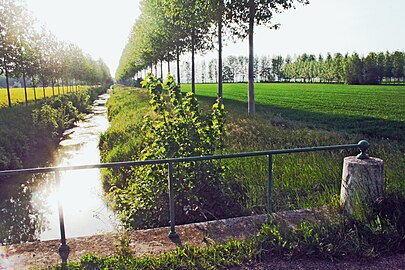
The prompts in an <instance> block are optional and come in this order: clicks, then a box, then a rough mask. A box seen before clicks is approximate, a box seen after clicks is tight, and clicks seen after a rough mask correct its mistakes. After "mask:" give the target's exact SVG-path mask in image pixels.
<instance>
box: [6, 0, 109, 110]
mask: <svg viewBox="0 0 405 270" xmlns="http://www.w3.org/2000/svg"><path fill="white" fill-rule="evenodd" d="M37 28H38V27H36V26H35V19H34V18H32V16H30V14H29V12H28V10H27V9H26V7H25V6H24V4H23V2H22V1H20V0H0V75H3V76H4V79H5V80H4V82H5V87H6V88H7V95H8V103H9V106H11V98H10V87H11V86H10V79H11V78H14V80H13V83H14V81H15V79H20V78H21V79H22V85H23V87H24V89H25V97H26V98H25V101H26V103H27V102H28V100H27V89H26V88H27V86H32V87H33V88H34V93H35V87H37V86H42V88H43V92H44V96H45V87H46V86H52V89H53V90H54V87H55V86H57V87H58V90H59V86H62V90H63V86H70V87H71V88H72V87H73V86H74V85H78V84H88V85H95V84H102V83H108V82H110V81H111V75H110V71H109V69H108V67H107V65H106V64H105V63H104V62H103V60H102V59H98V60H93V59H92V58H91V57H90V55H85V54H84V53H83V51H82V50H81V49H80V48H79V47H78V46H76V45H74V44H67V43H65V42H62V41H59V40H57V38H56V37H55V36H54V35H53V34H51V33H50V32H49V31H47V30H46V29H45V28H43V27H42V29H41V30H37ZM0 82H2V80H0ZM54 91H55V90H54Z"/></svg>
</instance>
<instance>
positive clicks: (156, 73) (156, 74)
mask: <svg viewBox="0 0 405 270" xmlns="http://www.w3.org/2000/svg"><path fill="white" fill-rule="evenodd" d="M157 65H158V64H157V62H156V63H155V78H157V76H158V72H157Z"/></svg>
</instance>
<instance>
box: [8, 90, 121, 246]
mask: <svg viewBox="0 0 405 270" xmlns="http://www.w3.org/2000/svg"><path fill="white" fill-rule="evenodd" d="M108 97H109V95H108V94H104V95H101V96H99V99H98V100H96V101H95V103H94V106H93V108H94V110H93V113H92V114H89V115H87V116H86V118H85V120H84V121H81V122H80V123H78V124H77V126H76V127H74V128H73V129H71V130H67V131H66V132H65V136H64V139H63V140H62V141H61V142H60V145H59V147H58V150H57V152H56V153H55V157H54V159H53V160H54V161H53V162H52V164H50V165H52V166H67V165H82V164H95V163H100V152H99V149H98V141H99V136H100V134H101V133H102V132H104V131H106V130H107V128H108V127H109V123H108V119H107V114H106V107H105V102H106V101H107V99H108ZM58 200H60V201H61V202H62V206H63V212H64V219H65V228H66V237H78V236H88V235H95V234H100V233H106V232H112V231H115V230H116V229H117V226H118V221H117V220H118V219H117V218H116V216H115V215H114V212H113V211H112V209H111V208H110V206H109V204H108V202H107V200H106V198H105V197H104V193H103V189H102V181H101V172H100V170H99V169H89V170H81V171H68V172H62V173H61V181H60V186H58V185H57V184H56V181H55V178H54V174H53V173H49V174H36V175H31V176H25V177H18V178H13V179H7V181H3V182H2V183H0V245H1V244H3V245H4V244H10V243H18V242H26V241H35V240H49V239H58V238H59V237H60V231H59V216H58Z"/></svg>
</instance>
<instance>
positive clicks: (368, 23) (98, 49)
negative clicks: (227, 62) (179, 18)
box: [25, 0, 405, 76]
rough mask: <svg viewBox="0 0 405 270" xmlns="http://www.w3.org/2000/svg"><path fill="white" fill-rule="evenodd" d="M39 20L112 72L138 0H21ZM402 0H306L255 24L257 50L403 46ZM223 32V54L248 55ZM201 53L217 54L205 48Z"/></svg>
mask: <svg viewBox="0 0 405 270" xmlns="http://www.w3.org/2000/svg"><path fill="white" fill-rule="evenodd" d="M25 1H26V3H27V7H28V9H29V10H30V11H31V12H32V13H33V15H34V17H36V18H37V20H38V21H39V22H40V23H42V24H45V25H46V27H47V29H49V30H50V31H51V32H52V33H53V34H55V35H56V36H57V37H58V38H59V39H60V40H64V41H66V42H70V43H75V44H77V45H78V46H79V47H80V48H82V49H83V51H84V52H85V53H89V54H90V55H91V56H92V57H93V58H94V59H98V58H102V59H103V60H104V61H105V63H106V64H107V65H108V66H109V67H110V70H111V74H112V76H114V74H115V70H116V68H117V66H118V63H119V59H120V56H121V53H122V50H123V49H124V47H125V44H126V43H127V40H128V36H129V34H130V32H131V29H132V25H133V24H134V22H135V20H136V18H137V17H138V16H139V0H111V1H109V0H25ZM404 10H405V1H404V0H385V1H381V0H310V4H309V5H307V6H302V5H297V6H296V9H295V10H288V11H285V12H284V13H282V14H277V16H275V18H274V19H275V20H274V22H277V23H280V24H281V28H280V29H279V30H271V29H268V28H266V27H263V26H261V27H257V28H256V31H255V49H254V51H255V54H256V55H259V56H260V55H270V56H271V55H282V56H286V55H288V54H289V55H291V56H294V55H298V54H301V53H304V52H305V53H312V54H315V55H318V54H319V53H322V54H324V55H325V54H326V53H327V52H331V53H332V54H333V53H336V52H340V53H346V52H348V53H352V52H357V53H359V54H363V55H365V54H367V53H368V52H370V51H375V52H377V51H386V50H388V51H394V50H400V51H405V35H404V32H403V31H404V30H403V29H405V16H404ZM229 40H230V39H229V38H227V41H226V42H225V43H226V47H225V48H224V50H223V51H224V55H225V56H227V55H247V54H248V46H247V40H244V41H238V42H236V43H234V42H232V41H229ZM203 57H204V58H212V57H215V53H214V52H211V53H206V54H205V56H203Z"/></svg>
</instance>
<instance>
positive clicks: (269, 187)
mask: <svg viewBox="0 0 405 270" xmlns="http://www.w3.org/2000/svg"><path fill="white" fill-rule="evenodd" d="M267 157H268V172H267V173H268V179H267V215H268V216H270V214H271V212H272V205H271V192H272V187H273V155H268V156H267Z"/></svg>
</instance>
